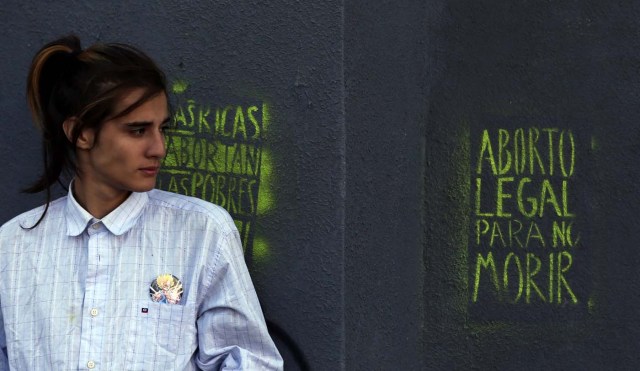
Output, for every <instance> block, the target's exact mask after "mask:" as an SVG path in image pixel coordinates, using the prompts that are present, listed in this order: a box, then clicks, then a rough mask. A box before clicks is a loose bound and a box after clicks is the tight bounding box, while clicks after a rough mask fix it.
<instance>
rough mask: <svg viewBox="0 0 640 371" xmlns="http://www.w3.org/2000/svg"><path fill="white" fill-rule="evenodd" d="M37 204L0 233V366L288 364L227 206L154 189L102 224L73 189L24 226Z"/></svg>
mask: <svg viewBox="0 0 640 371" xmlns="http://www.w3.org/2000/svg"><path fill="white" fill-rule="evenodd" d="M42 211H43V208H42V207H40V208H37V209H34V210H31V211H29V212H26V213H24V214H22V215H20V216H18V217H16V218H14V219H12V220H11V221H9V222H7V223H6V224H5V225H3V226H2V228H0V307H1V309H2V311H1V313H0V348H1V349H2V352H0V370H5V369H9V368H10V369H14V370H75V369H93V370H196V369H205V370H212V369H214V370H217V369H230V370H236V369H238V370H271V369H276V370H277V369H282V359H281V357H280V355H279V353H278V350H277V349H276V347H275V345H274V343H273V341H272V340H271V338H270V337H269V334H268V332H267V329H266V325H265V321H264V317H263V315H262V311H261V309H260V304H259V303H258V299H257V296H256V293H255V289H254V287H253V284H252V283H251V279H250V277H249V273H248V271H247V268H246V265H245V262H244V257H243V253H242V247H241V246H242V245H241V243H240V237H239V235H238V232H237V229H236V227H235V225H234V222H233V219H231V217H230V216H229V214H228V213H227V212H226V211H225V210H224V209H222V208H221V207H218V206H216V205H213V204H210V203H207V202H204V201H202V200H199V199H196V198H192V197H186V196H182V195H176V194H173V193H168V192H163V191H159V190H152V191H150V192H145V193H132V194H131V196H129V198H128V199H127V200H126V201H125V202H124V203H123V204H122V205H120V206H119V207H118V208H116V209H115V210H114V211H112V212H111V213H110V214H109V215H107V216H105V217H104V218H102V219H101V220H96V219H94V218H93V217H92V216H91V215H90V214H89V213H88V212H87V211H85V210H84V209H83V208H82V207H81V206H80V205H79V204H78V203H77V202H76V201H75V200H74V198H73V195H72V194H71V192H69V195H68V196H67V197H63V198H60V199H58V200H56V201H53V202H52V203H51V204H50V207H49V210H48V212H47V215H46V217H45V218H44V220H43V221H42V222H41V223H40V225H38V226H37V227H36V228H34V229H32V230H28V229H25V228H23V227H30V226H32V225H34V224H35V222H36V221H37V219H38V218H39V217H40V215H41V214H42ZM162 274H171V275H173V276H175V277H176V278H178V279H179V280H180V282H181V283H182V291H183V292H182V297H181V299H180V301H179V303H177V304H167V303H159V302H154V301H153V300H152V299H151V296H150V285H151V284H152V282H153V281H154V279H156V278H157V277H158V276H160V275H162Z"/></svg>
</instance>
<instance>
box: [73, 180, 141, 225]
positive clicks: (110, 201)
mask: <svg viewBox="0 0 640 371" xmlns="http://www.w3.org/2000/svg"><path fill="white" fill-rule="evenodd" d="M90 183H91V182H87V180H86V179H81V178H79V177H76V178H75V179H74V181H73V189H72V192H73V197H74V198H75V199H76V201H78V203H79V204H80V206H82V207H83V208H84V209H85V210H87V212H88V213H89V214H91V215H92V216H93V217H94V218H96V219H102V218H104V217H105V216H107V215H108V214H109V213H110V212H112V211H113V210H115V209H116V208H117V207H118V206H120V205H121V204H122V203H123V202H124V201H125V200H126V199H127V198H128V197H129V195H130V194H131V192H126V191H116V190H114V189H113V188H108V187H106V186H104V185H100V184H90Z"/></svg>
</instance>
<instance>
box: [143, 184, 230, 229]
mask: <svg viewBox="0 0 640 371" xmlns="http://www.w3.org/2000/svg"><path fill="white" fill-rule="evenodd" d="M147 194H148V195H149V204H150V205H151V206H153V207H158V208H163V209H166V210H168V211H170V212H175V213H180V214H185V213H186V214H189V215H193V216H201V217H205V218H207V219H210V220H212V221H215V222H216V223H219V224H231V225H233V224H234V222H233V218H231V216H230V215H229V213H228V212H227V210H225V209H224V208H223V207H221V206H218V205H216V204H212V203H211V202H207V201H204V200H201V199H199V198H196V197H191V196H185V195H181V194H177V193H172V192H167V191H162V190H159V189H153V190H151V191H149V192H148V193H147Z"/></svg>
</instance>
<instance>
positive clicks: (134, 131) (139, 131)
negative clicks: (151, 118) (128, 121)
mask: <svg viewBox="0 0 640 371" xmlns="http://www.w3.org/2000/svg"><path fill="white" fill-rule="evenodd" d="M129 132H130V133H131V135H133V136H142V135H144V132H145V128H144V127H132V128H131V129H129Z"/></svg>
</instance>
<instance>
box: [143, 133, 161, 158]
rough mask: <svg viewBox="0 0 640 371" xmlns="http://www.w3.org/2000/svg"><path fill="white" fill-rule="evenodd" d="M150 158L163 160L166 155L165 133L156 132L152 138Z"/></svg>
mask: <svg viewBox="0 0 640 371" xmlns="http://www.w3.org/2000/svg"><path fill="white" fill-rule="evenodd" d="M147 154H148V156H149V157H156V158H159V159H163V158H164V156H165V155H166V148H165V138H164V133H163V132H162V131H160V130H158V131H156V132H155V133H154V134H153V136H152V138H151V143H150V144H149V148H148V151H147Z"/></svg>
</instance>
